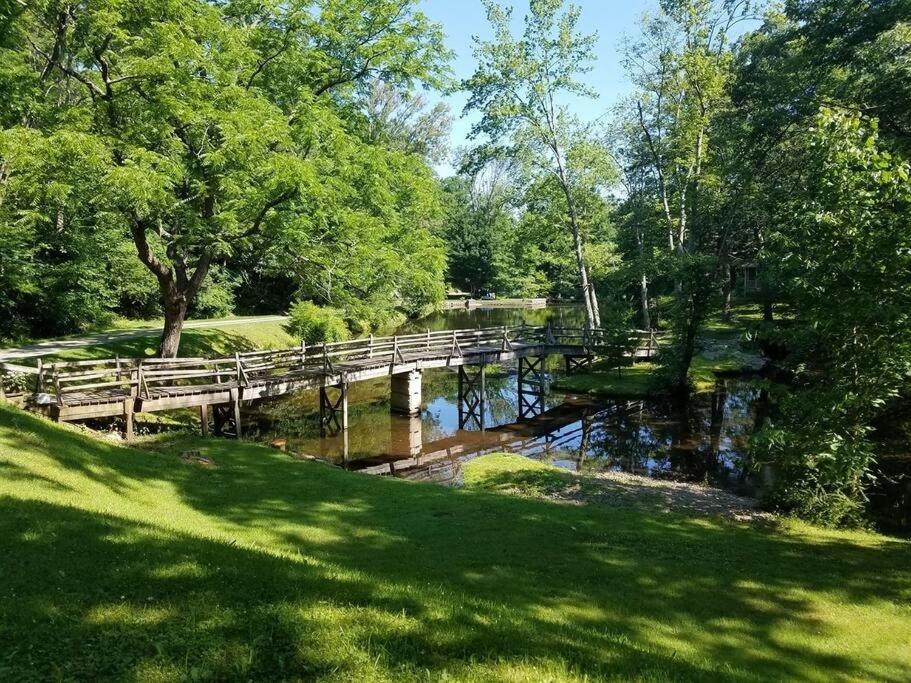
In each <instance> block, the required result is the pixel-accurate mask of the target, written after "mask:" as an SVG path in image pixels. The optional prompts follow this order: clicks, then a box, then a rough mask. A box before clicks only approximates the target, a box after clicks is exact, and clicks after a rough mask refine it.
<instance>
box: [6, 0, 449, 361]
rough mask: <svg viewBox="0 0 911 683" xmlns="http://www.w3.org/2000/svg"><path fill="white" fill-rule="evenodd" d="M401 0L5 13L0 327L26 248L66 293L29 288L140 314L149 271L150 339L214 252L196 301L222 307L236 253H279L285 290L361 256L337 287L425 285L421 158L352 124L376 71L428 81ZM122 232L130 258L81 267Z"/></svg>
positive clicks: (429, 269) (180, 311) (440, 53)
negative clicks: (0, 301) (132, 264)
mask: <svg viewBox="0 0 911 683" xmlns="http://www.w3.org/2000/svg"><path fill="white" fill-rule="evenodd" d="M416 5H417V3H416V2H415V1H413V0H406V1H404V2H401V1H399V0H381V1H379V2H367V1H366V0H360V1H358V2H350V1H348V0H345V1H342V0H324V1H321V2H319V3H296V2H295V3H272V4H265V5H263V4H255V3H254V4H251V3H246V2H227V3H211V2H205V1H203V0H174V1H173V2H165V3H145V2H138V3H122V2H119V0H100V1H99V2H93V3H88V4H75V5H74V4H72V3H66V2H61V1H59V0H42V1H41V2H35V3H28V4H26V5H25V6H24V7H23V8H22V9H21V10H17V11H16V12H15V13H14V14H13V15H12V17H9V16H7V15H5V14H4V15H3V21H4V22H5V23H8V24H9V27H8V28H9V30H8V33H5V34H4V40H3V43H2V44H0V50H3V56H4V57H5V59H4V60H3V65H4V66H3V69H2V72H3V74H2V77H0V102H2V104H0V120H2V121H3V123H4V126H5V127H7V129H6V130H4V132H3V139H2V141H0V193H2V197H3V199H2V202H0V212H2V215H0V225H6V224H7V222H12V223H13V224H15V225H16V226H17V228H18V229H17V230H16V231H15V233H14V235H19V236H18V237H14V236H12V235H7V233H6V231H0V240H3V243H2V244H0V246H2V247H4V248H3V249H0V253H4V254H6V253H11V254H12V256H11V257H10V259H11V260H12V259H15V264H12V265H11V266H10V268H9V269H5V270H4V277H7V276H6V273H10V275H9V276H8V277H9V278H10V279H11V280H12V282H11V284H12V287H11V290H12V291H13V292H14V293H15V296H14V297H13V299H12V303H11V306H12V307H13V308H14V309H15V311H16V312H17V315H14V316H10V318H9V319H10V320H11V322H10V323H9V326H10V328H12V327H17V328H21V327H29V328H35V327H37V325H36V324H35V323H33V322H32V321H31V320H29V314H28V313H27V312H26V307H27V305H28V304H29V303H30V302H31V300H32V297H33V295H34V292H35V291H36V286H35V283H34V280H35V278H34V276H33V274H32V273H30V271H29V267H30V266H29V262H30V260H32V259H33V258H34V256H35V254H36V253H37V254H38V256H39V257H40V258H42V259H44V258H47V260H49V261H52V262H53V263H54V266H55V267H56V266H57V264H58V263H61V262H62V263H63V265H62V266H61V267H62V268H64V267H65V268H66V269H69V270H65V272H63V273H61V277H66V278H67V279H69V280H70V281H74V282H75V283H76V286H75V287H74V293H73V294H72V295H71V296H70V300H67V297H66V296H59V297H58V296H53V297H48V300H50V299H53V300H58V299H59V300H60V301H61V302H63V303H61V305H62V306H65V307H66V309H68V310H69V309H72V310H78V309H79V308H83V309H85V311H86V316H87V317H88V316H95V317H97V314H96V312H95V309H97V311H98V314H100V313H102V312H104V311H109V310H112V309H116V308H117V307H119V306H133V305H135V307H136V308H134V309H133V310H130V311H123V310H121V311H120V312H122V313H130V314H146V313H148V312H149V308H150V297H148V296H142V291H141V287H144V286H145V285H146V283H149V282H151V283H154V286H155V287H156V288H157V289H158V290H159V296H160V299H161V300H162V303H163V304H164V314H165V318H166V320H167V321H168V326H169V327H168V329H169V330H171V333H169V336H168V337H166V339H165V341H164V343H163V348H162V351H163V352H166V353H174V352H176V344H177V341H178V339H179V330H180V323H181V322H182V320H183V318H184V316H185V315H186V314H187V312H188V310H191V309H192V307H193V305H194V301H195V300H196V299H197V296H198V295H200V292H201V291H203V285H204V283H205V282H206V280H207V278H209V276H210V274H211V272H212V270H213V267H214V264H217V263H222V264H226V267H227V268H228V269H229V270H230V271H232V272H230V273H229V274H228V275H226V276H225V278H223V279H219V278H216V280H218V282H220V283H221V284H219V283H218V282H217V283H216V285H215V288H214V289H211V290H210V291H209V292H208V293H206V294H202V295H201V296H202V297H203V299H204V300H203V301H201V302H199V303H197V304H196V310H198V311H203V310H205V311H218V312H221V311H223V310H225V309H226V308H227V307H228V306H229V305H230V300H229V297H228V296H227V293H228V289H229V287H226V286H224V283H226V282H228V281H229V280H230V281H234V280H238V281H241V282H242V281H243V280H245V275H246V271H247V269H253V268H259V269H260V270H266V269H268V270H274V271H284V272H287V271H291V272H292V273H293V274H294V276H295V277H296V278H298V282H297V283H296V284H297V285H298V287H297V289H298V290H308V289H311V290H312V289H315V288H318V287H324V286H326V287H328V290H329V291H328V292H325V293H323V292H321V296H322V298H324V299H326V300H327V301H331V300H332V298H333V296H337V293H338V290H339V289H342V288H344V287H345V284H344V282H342V284H341V286H339V284H337V283H338V277H337V275H338V271H340V270H343V271H344V272H347V273H357V274H358V275H360V273H362V272H363V273H364V275H363V277H362V278H360V279H361V280H362V281H355V282H353V283H351V284H352V286H351V288H352V289H353V288H354V287H362V288H363V291H373V287H374V285H375V284H376V283H388V285H387V286H386V288H385V289H383V290H382V291H381V292H379V293H378V294H377V300H379V299H380V298H381V297H386V298H391V299H392V303H391V304H389V307H390V308H393V309H400V310H403V311H406V312H411V311H413V310H417V309H420V308H422V307H424V306H426V305H428V303H432V302H434V301H438V300H439V299H441V298H442V289H443V286H442V270H443V256H442V248H441V247H440V245H438V244H437V243H436V242H435V241H434V240H433V238H432V236H431V232H432V229H433V227H434V222H435V221H436V220H437V219H438V216H439V200H438V197H437V194H436V191H435V190H436V188H435V183H434V180H433V177H432V174H431V172H430V170H429V169H428V168H427V165H426V163H425V162H424V160H423V159H422V158H420V157H419V156H417V155H416V154H415V153H413V152H412V150H411V149H403V148H402V147H401V145H399V144H398V143H397V142H396V140H397V139H398V138H397V136H395V135H392V136H390V135H380V136H375V137H374V138H371V137H370V136H369V134H368V131H367V130H366V128H365V125H364V119H365V116H364V113H363V111H364V102H363V101H362V92H363V88H364V87H365V86H366V85H367V84H368V83H370V82H372V81H374V80H375V79H378V78H381V79H382V80H383V81H384V82H386V83H387V84H389V87H390V88H394V89H395V92H397V93H402V94H403V96H407V94H408V92H409V91H410V89H411V88H412V87H414V86H416V85H417V84H419V83H422V84H425V85H432V86H439V85H442V84H443V83H444V81H445V80H446V67H445V61H446V59H447V58H448V52H447V51H446V50H445V49H444V48H443V46H442V34H441V30H440V27H439V26H437V25H435V24H433V23H432V22H430V21H429V20H428V19H427V18H426V16H425V15H424V14H423V13H422V12H420V11H419V10H418V9H417V6H416ZM8 65H9V66H8ZM368 108H369V107H368ZM23 231H25V232H23ZM48 236H51V237H53V236H56V240H57V242H52V243H50V244H47V242H46V241H45V240H46V238H47V237H48ZM7 242H9V244H8V245H7V244H6V243H7ZM122 243H127V244H132V245H133V246H132V248H133V250H134V253H135V255H136V256H138V261H139V262H141V264H142V266H143V267H144V268H145V269H146V270H147V272H148V275H147V276H146V277H145V279H144V280H142V282H141V286H140V282H139V281H133V282H131V283H129V285H128V286H125V287H124V288H123V290H122V291H120V290H119V289H118V286H117V285H116V283H115V284H109V283H108V282H107V280H106V278H104V277H98V276H97V274H98V273H105V272H106V271H107V270H108V268H107V264H106V263H105V260H106V259H107V258H108V257H107V255H106V252H108V251H112V252H118V254H119V255H122V251H121V250H120V249H119V245H121V244H122ZM355 247H357V248H355ZM404 254H407V255H408V258H403V255H404ZM241 256H245V257H249V256H253V258H252V259H250V258H241ZM134 258H135V257H134ZM251 260H252V261H253V262H254V263H255V264H256V266H252V265H251ZM314 264H318V267H314ZM83 265H84V266H85V269H86V270H87V271H88V273H90V274H91V276H89V275H88V274H84V272H83V269H82V267H83ZM73 269H75V270H76V271H77V272H75V273H73V272H70V271H71V270H73ZM327 270H328V272H329V277H330V278H333V277H334V278H335V279H334V280H333V281H332V282H331V283H329V284H328V285H327V284H326V283H325V282H323V281H321V280H320V275H322V274H323V273H325V272H326V271H327ZM119 272H120V273H125V272H129V271H128V269H125V268H120V269H119ZM52 273H54V271H53V270H52ZM310 273H319V274H320V275H317V276H314V277H312V278H311V277H308V275H309V274H310ZM130 274H131V275H132V274H133V273H132V272H131V273H130ZM219 277H220V276H219ZM352 279H355V278H352ZM80 286H83V290H82V291H80ZM352 297H353V298H354V299H359V300H360V299H363V298H364V297H363V296H362V295H361V294H360V293H359V292H358V293H352ZM286 303H288V302H286ZM375 303H376V301H371V302H370V303H369V305H373V304H375ZM89 304H92V305H94V309H93V308H92V307H90V306H89ZM342 305H343V306H344V305H345V302H342ZM54 319H57V316H56V314H55V318H54ZM59 320H60V323H59V324H60V325H61V326H63V327H65V328H66V329H71V328H72V327H73V325H72V321H71V320H69V319H68V318H66V317H65V316H64V317H62V318H60V319H59ZM0 333H2V331H0Z"/></svg>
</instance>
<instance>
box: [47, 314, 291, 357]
mask: <svg viewBox="0 0 911 683" xmlns="http://www.w3.org/2000/svg"><path fill="white" fill-rule="evenodd" d="M297 343H298V342H297V341H296V340H295V339H294V338H293V337H292V336H291V335H290V334H288V332H287V331H286V330H285V327H284V323H283V322H282V321H266V322H261V323H256V324H255V325H254V324H242V325H232V324H231V323H230V322H226V323H225V324H223V325H219V326H218V327H210V328H204V329H186V330H184V331H183V333H182V334H181V336H180V352H179V354H178V355H180V356H183V357H197V356H198V357H209V358H212V357H215V356H223V355H230V354H233V353H235V352H238V351H240V352H243V351H256V350H260V349H283V348H290V347H292V346H295V345H296V344H297ZM157 351H158V335H157V334H156V335H149V336H143V337H136V338H133V339H118V340H113V341H110V342H105V343H100V344H94V345H91V346H85V347H81V348H76V349H71V350H68V351H65V352H63V353H60V354H56V355H54V356H47V357H45V359H46V360H53V359H66V360H87V359H91V358H113V357H114V356H115V355H119V356H120V357H121V358H140V357H143V356H152V355H155V354H156V352H157Z"/></svg>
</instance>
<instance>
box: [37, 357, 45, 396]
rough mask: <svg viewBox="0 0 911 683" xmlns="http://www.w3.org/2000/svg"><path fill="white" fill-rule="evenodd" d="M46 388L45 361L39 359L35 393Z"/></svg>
mask: <svg viewBox="0 0 911 683" xmlns="http://www.w3.org/2000/svg"><path fill="white" fill-rule="evenodd" d="M43 390H44V363H42V361H41V359H40V358H39V359H38V377H37V378H36V379H35V393H36V394H40V393H41V392H42V391H43Z"/></svg>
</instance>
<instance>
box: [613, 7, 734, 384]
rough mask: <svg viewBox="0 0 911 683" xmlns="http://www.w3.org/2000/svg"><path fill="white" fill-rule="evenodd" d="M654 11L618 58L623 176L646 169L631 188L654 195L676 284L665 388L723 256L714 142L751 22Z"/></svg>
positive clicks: (721, 11) (676, 374) (679, 371)
mask: <svg viewBox="0 0 911 683" xmlns="http://www.w3.org/2000/svg"><path fill="white" fill-rule="evenodd" d="M660 7H661V12H660V13H659V14H657V15H654V16H649V17H647V18H646V19H645V21H644V24H643V31H642V36H641V38H640V40H639V41H637V42H633V43H630V44H628V45H627V46H626V50H625V63H626V68H627V70H628V72H629V73H630V75H631V77H632V79H633V82H634V83H635V84H636V86H637V93H636V97H635V99H634V103H633V105H632V109H633V111H631V112H629V113H628V116H629V117H631V118H632V119H633V120H634V121H635V128H634V127H633V126H627V131H628V135H627V137H628V145H627V149H626V152H627V158H626V160H625V161H626V163H627V164H628V166H629V168H630V170H633V169H640V170H644V169H647V170H648V173H649V174H650V176H651V180H652V182H650V183H645V184H643V183H638V186H637V189H638V190H640V191H643V192H650V193H653V196H654V202H655V203H656V204H657V205H658V206H660V211H661V215H662V216H663V220H664V223H665V231H666V232H665V234H666V237H667V247H668V250H669V252H670V253H671V254H672V256H673V258H672V259H670V260H669V261H668V263H669V264H671V266H672V267H673V269H674V279H675V282H676V287H675V306H674V308H673V309H672V313H673V315H672V321H673V323H674V330H675V333H676V334H675V348H674V349H673V353H668V354H665V358H666V361H665V362H666V365H667V367H668V368H669V370H670V373H671V380H672V382H673V383H674V384H675V385H676V386H678V387H680V388H683V387H685V386H686V383H687V377H688V372H689V367H690V364H691V362H692V358H693V355H694V354H695V350H696V349H695V343H696V336H697V334H698V331H699V327H700V325H701V323H702V321H703V319H704V318H705V316H706V315H707V314H708V311H709V298H710V297H711V296H712V293H713V291H714V288H713V286H712V283H713V280H714V278H715V275H716V267H717V262H718V259H719V257H720V256H721V254H720V253H719V241H718V240H716V239H713V237H714V236H715V233H716V231H717V220H716V218H717V216H715V215H713V214H717V202H718V196H717V188H718V187H719V185H720V183H721V180H720V177H719V167H718V159H717V154H714V153H713V152H714V151H713V148H712V141H713V136H714V134H715V130H714V127H715V126H717V124H718V121H719V118H720V116H721V114H722V113H723V112H724V111H725V110H726V109H727V108H728V107H729V102H730V75H731V64H732V61H733V51H732V49H731V43H730V39H729V34H730V32H731V30H732V28H733V26H734V25H735V24H736V23H738V22H739V21H741V20H742V19H744V18H745V17H746V16H748V14H747V13H748V12H749V10H750V3H749V2H748V1H746V0H735V1H732V2H722V3H717V2H713V0H662V2H661V3H660ZM636 129H638V130H636ZM634 130H635V131H636V132H635V133H633V132H632V131H634ZM640 180H641V178H640ZM721 245H722V246H726V243H725V242H724V241H722V242H721ZM721 260H722V261H723V260H724V259H723V258H722V259H721Z"/></svg>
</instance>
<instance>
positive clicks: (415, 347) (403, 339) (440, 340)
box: [239, 327, 544, 378]
mask: <svg viewBox="0 0 911 683" xmlns="http://www.w3.org/2000/svg"><path fill="white" fill-rule="evenodd" d="M543 339H544V334H543V328H541V329H540V330H539V329H538V328H530V327H529V328H523V327H495V328H478V329H475V330H455V331H453V330H442V331H431V330H428V331H426V332H421V333H415V334H407V335H394V336H388V337H374V336H370V337H365V338H362V339H352V340H348V341H342V342H332V343H327V344H316V345H306V344H301V346H300V347H299V348H295V349H282V350H279V351H253V352H249V353H242V354H239V356H240V358H241V360H242V362H243V365H244V367H245V369H246V370H247V374H248V376H250V377H252V378H268V377H270V376H274V375H288V374H312V373H314V372H332V371H333V370H334V369H335V367H336V366H340V365H343V364H345V363H354V362H362V361H367V364H370V363H371V362H373V363H377V364H382V363H390V364H395V363H404V362H407V361H408V360H410V359H412V360H413V359H416V358H430V357H458V356H462V355H464V353H465V352H468V351H471V350H473V349H478V348H486V349H491V350H500V351H508V350H510V349H511V348H512V347H513V346H514V345H516V344H520V343H525V344H527V343H543Z"/></svg>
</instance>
